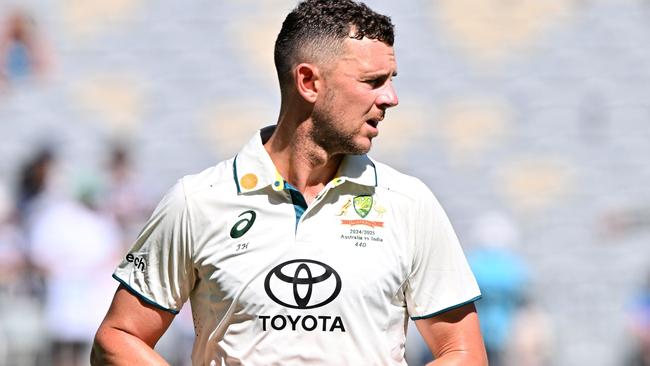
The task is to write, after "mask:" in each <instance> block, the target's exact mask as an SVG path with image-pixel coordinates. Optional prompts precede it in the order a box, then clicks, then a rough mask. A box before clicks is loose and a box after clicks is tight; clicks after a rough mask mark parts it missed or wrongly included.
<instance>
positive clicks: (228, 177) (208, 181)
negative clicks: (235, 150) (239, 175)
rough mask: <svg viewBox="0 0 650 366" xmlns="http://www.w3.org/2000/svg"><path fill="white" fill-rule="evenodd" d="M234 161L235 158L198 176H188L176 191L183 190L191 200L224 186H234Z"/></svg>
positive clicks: (177, 185) (182, 179) (178, 185)
mask: <svg viewBox="0 0 650 366" xmlns="http://www.w3.org/2000/svg"><path fill="white" fill-rule="evenodd" d="M233 161H234V158H231V159H228V160H224V161H221V162H219V163H218V164H217V165H214V166H212V167H209V168H207V169H204V170H203V171H201V172H198V173H196V174H189V175H186V176H184V177H182V178H181V179H179V181H178V182H177V184H176V189H180V190H182V192H183V194H184V195H185V198H186V199H189V198H192V197H194V196H197V195H201V194H202V193H205V192H207V191H211V190H213V189H215V188H216V189H218V188H221V187H223V186H224V185H232V186H234V185H235V183H234V182H235V180H234V175H233Z"/></svg>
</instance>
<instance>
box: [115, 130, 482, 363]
mask: <svg viewBox="0 0 650 366" xmlns="http://www.w3.org/2000/svg"><path fill="white" fill-rule="evenodd" d="M272 129H273V127H268V128H265V129H263V130H261V131H260V132H258V134H257V135H256V136H255V137H254V138H253V139H252V140H251V141H250V142H249V143H248V144H247V145H246V146H245V147H244V148H243V149H242V150H241V152H240V153H239V154H238V155H237V156H236V157H235V158H233V159H230V160H227V161H224V162H222V163H220V164H218V165H217V166H215V167H213V168H210V169H207V170H205V171H203V172H201V173H199V174H196V175H192V176H187V177H184V178H182V179H181V180H180V181H179V182H178V183H177V184H176V185H175V186H174V187H173V188H172V189H171V190H170V191H169V192H168V193H167V195H166V196H165V198H163V200H162V201H161V203H160V204H159V206H158V207H157V208H156V210H155V212H154V213H153V215H152V217H151V219H150V220H149V222H148V223H147V224H146V226H145V227H144V229H143V230H142V232H141V234H140V236H139V238H138V239H137V241H136V243H135V244H134V246H133V248H132V249H131V251H130V252H129V254H128V255H127V256H126V257H125V259H124V261H123V262H122V263H121V264H120V265H119V267H118V268H117V270H116V271H115V273H114V275H113V276H114V277H115V278H116V279H117V280H118V281H120V282H121V283H122V284H123V285H125V286H126V287H127V288H128V289H130V290H131V291H132V292H134V293H135V294H137V295H138V296H140V297H141V298H142V299H143V300H145V301H147V302H149V303H151V304H153V305H155V306H157V307H159V308H162V309H165V310H168V311H171V312H174V313H176V312H178V311H179V310H180V308H181V307H182V306H183V304H184V303H185V302H186V301H187V300H188V299H189V300H190V302H191V306H192V313H193V317H194V324H195V328H196V334H197V336H196V341H195V345H194V349H193V351H192V362H193V364H195V365H405V364H406V362H405V360H404V343H405V328H406V324H407V319H408V316H410V317H411V318H412V319H421V318H426V317H431V316H434V315H436V314H439V313H442V312H444V311H446V310H450V309H452V308H455V307H458V306H461V305H463V304H466V303H468V302H472V301H475V300H477V299H478V298H479V297H480V292H479V289H478V286H477V284H476V281H475V279H474V276H473V275H472V272H471V271H470V268H469V266H468V264H467V262H466V260H465V257H464V255H463V252H462V249H461V247H460V245H459V243H458V239H457V238H456V235H455V234H454V231H453V229H452V227H451V225H450V223H449V220H448V219H447V216H446V215H445V213H444V211H443V210H442V208H441V207H440V205H439V204H438V202H437V201H436V199H435V198H434V196H433V195H432V193H431V192H430V190H429V189H428V188H427V187H426V186H425V185H424V184H423V183H422V182H420V181H419V180H417V179H416V178H413V177H410V176H407V175H404V174H401V173H399V172H397V171H395V170H393V169H391V168H389V167H388V166H386V165H383V164H380V163H377V162H375V161H373V160H371V159H370V158H368V157H367V156H365V155H358V156H354V155H351V156H346V157H345V159H344V160H343V162H342V164H341V167H340V169H339V172H338V174H337V177H336V178H335V179H333V180H332V181H331V182H329V184H327V186H326V187H325V188H324V189H323V191H322V192H321V193H320V194H319V195H318V196H317V197H316V199H315V200H314V201H313V202H312V204H311V205H310V206H308V207H307V206H306V204H305V201H304V199H303V197H302V195H301V194H300V193H299V192H297V191H296V190H295V189H293V188H292V187H291V186H290V185H288V184H287V183H285V182H284V181H283V179H282V177H281V176H280V175H279V174H278V173H277V171H276V169H275V167H274V165H273V163H272V161H271V158H270V157H269V155H268V154H267V152H266V150H265V149H264V147H263V145H262V140H263V139H264V140H266V138H268V136H270V134H271V133H272Z"/></svg>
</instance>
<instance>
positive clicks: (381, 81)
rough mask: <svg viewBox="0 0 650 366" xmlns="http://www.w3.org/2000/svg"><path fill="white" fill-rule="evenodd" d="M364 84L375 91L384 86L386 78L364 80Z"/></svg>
mask: <svg viewBox="0 0 650 366" xmlns="http://www.w3.org/2000/svg"><path fill="white" fill-rule="evenodd" d="M364 82H365V83H366V84H368V85H370V86H371V87H372V88H373V89H376V88H379V87H380V86H382V85H384V83H385V82H386V78H385V77H383V76H382V77H378V78H375V79H370V80H365V81H364Z"/></svg>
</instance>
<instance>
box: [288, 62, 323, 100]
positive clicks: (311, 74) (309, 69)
mask: <svg viewBox="0 0 650 366" xmlns="http://www.w3.org/2000/svg"><path fill="white" fill-rule="evenodd" d="M294 80H295V81H296V90H297V91H298V93H299V94H300V95H301V96H302V97H303V98H304V99H305V101H307V102H308V103H315V102H316V98H317V97H318V92H319V91H320V88H321V85H322V81H323V80H322V77H321V74H320V71H319V70H318V68H317V67H316V66H315V65H313V64H307V63H302V64H300V65H298V66H296V68H295V69H294Z"/></svg>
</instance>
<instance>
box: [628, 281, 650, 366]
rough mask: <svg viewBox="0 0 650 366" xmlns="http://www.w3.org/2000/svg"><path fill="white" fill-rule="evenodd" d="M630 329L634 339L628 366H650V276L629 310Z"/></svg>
mask: <svg viewBox="0 0 650 366" xmlns="http://www.w3.org/2000/svg"><path fill="white" fill-rule="evenodd" d="M628 317H629V321H628V327H629V330H630V333H631V334H632V337H633V345H632V351H631V352H630V355H629V357H628V359H627V360H626V363H625V365H626V366H650V276H648V280H647V282H646V284H645V285H644V286H643V288H642V289H641V290H640V291H639V292H638V294H636V295H635V296H634V298H633V299H632V302H631V304H630V306H629V309H628Z"/></svg>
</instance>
